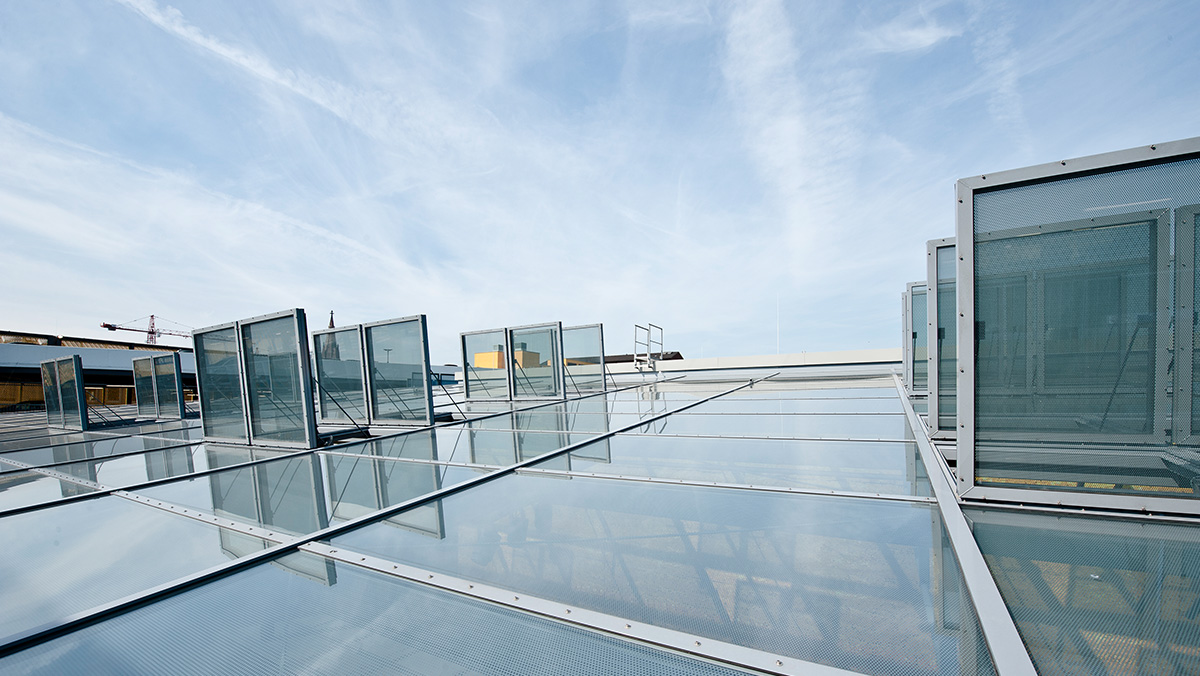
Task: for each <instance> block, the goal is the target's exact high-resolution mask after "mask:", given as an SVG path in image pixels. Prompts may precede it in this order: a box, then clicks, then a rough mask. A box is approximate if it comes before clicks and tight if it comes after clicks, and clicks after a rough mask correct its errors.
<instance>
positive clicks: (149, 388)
mask: <svg viewBox="0 0 1200 676" xmlns="http://www.w3.org/2000/svg"><path fill="white" fill-rule="evenodd" d="M133 391H134V395H135V396H136V397H137V411H138V417H139V418H157V417H158V409H157V408H156V407H155V402H154V360H153V359H148V358H147V359H134V360H133Z"/></svg>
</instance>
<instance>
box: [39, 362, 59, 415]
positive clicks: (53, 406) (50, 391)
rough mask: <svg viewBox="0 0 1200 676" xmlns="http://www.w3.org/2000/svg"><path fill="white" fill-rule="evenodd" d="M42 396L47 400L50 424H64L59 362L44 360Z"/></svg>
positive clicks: (47, 413)
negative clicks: (59, 382)
mask: <svg viewBox="0 0 1200 676" xmlns="http://www.w3.org/2000/svg"><path fill="white" fill-rule="evenodd" d="M41 366H42V398H43V399H44V400H45V402H46V420H47V421H48V423H49V424H50V425H59V426H61V425H62V424H63V412H62V402H61V401H60V400H59V391H58V364H57V363H56V362H52V361H48V362H42V365H41Z"/></svg>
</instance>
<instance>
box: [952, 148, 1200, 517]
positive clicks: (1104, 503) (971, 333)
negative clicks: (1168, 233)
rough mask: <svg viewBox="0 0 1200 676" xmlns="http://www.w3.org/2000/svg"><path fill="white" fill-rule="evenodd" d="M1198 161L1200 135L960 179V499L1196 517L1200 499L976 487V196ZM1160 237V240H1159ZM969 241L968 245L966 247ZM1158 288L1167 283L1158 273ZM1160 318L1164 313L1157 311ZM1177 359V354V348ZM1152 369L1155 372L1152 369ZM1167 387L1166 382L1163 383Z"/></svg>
mask: <svg viewBox="0 0 1200 676" xmlns="http://www.w3.org/2000/svg"><path fill="white" fill-rule="evenodd" d="M1195 158H1200V137H1196V138H1190V139H1184V140H1181V141H1173V142H1170V143H1160V144H1155V145H1151V146H1142V147H1138V148H1131V149H1128V150H1121V151H1116V152H1110V153H1103V154H1100V155H1091V156H1088V157H1083V158H1078V159H1073V160H1062V161H1060V162H1052V163H1048V164H1040V165H1036V166H1032V167H1025V168H1022V169H1014V170H1010V171H1004V172H1000V173H997V174H984V175H979V176H972V177H968V178H963V179H960V180H959V181H958V182H957V184H956V186H955V192H956V199H957V204H956V209H955V232H956V235H957V240H958V241H959V242H962V243H963V246H960V247H959V248H958V269H957V277H958V282H957V293H958V310H959V316H958V343H959V345H962V346H965V347H964V348H961V349H960V351H959V374H958V444H959V449H960V452H959V454H958V456H959V457H958V468H959V471H958V492H959V494H960V495H961V496H962V497H963V498H968V499H983V500H1001V501H1012V502H1027V503H1034V504H1046V503H1051V504H1057V505H1065V506H1079V507H1102V508H1112V509H1123V510H1144V511H1146V512H1159V513H1161V512H1177V513H1184V514H1200V501H1198V500H1195V499H1187V498H1184V499H1179V498H1166V497H1159V496H1152V495H1115V494H1096V493H1078V492H1072V491H1059V490H1037V489H1024V488H1005V487H995V486H980V485H976V484H975V441H976V440H975V378H976V374H975V358H976V355H975V247H974V242H975V229H974V224H975V200H974V197H975V194H976V193H977V192H990V191H992V190H996V189H1000V188H1012V187H1017V186H1020V185H1023V184H1030V183H1042V182H1050V181H1055V180H1060V179H1065V178H1073V177H1080V176H1085V175H1091V174H1098V173H1108V172H1110V171H1119V170H1122V169H1129V168H1133V167H1137V166H1147V165H1155V164H1165V163H1169V162H1177V161H1182V160H1187V159H1195ZM1131 206H1132V205H1131ZM1160 239H1161V238H1160ZM968 242H970V243H971V246H966V243H968ZM1159 276H1160V280H1159V284H1160V286H1161V285H1162V284H1165V283H1166V282H1165V280H1162V279H1161V277H1162V276H1163V274H1162V272H1161V271H1160V272H1159ZM1160 314H1164V313H1160ZM1162 321H1163V320H1162V318H1160V320H1159V323H1160V325H1161V323H1162ZM1176 355H1180V352H1179V351H1178V350H1176ZM1156 368H1158V367H1157V366H1156ZM1162 382H1164V383H1165V381H1162Z"/></svg>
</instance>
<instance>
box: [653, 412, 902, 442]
mask: <svg viewBox="0 0 1200 676" xmlns="http://www.w3.org/2000/svg"><path fill="white" fill-rule="evenodd" d="M636 432H637V433H638V434H706V435H713V436H722V437H767V438H783V439H820V438H836V439H866V440H875V439H912V438H913V437H912V433H911V432H910V431H909V428H908V419H907V418H905V417H904V416H902V415H861V416H853V415H738V414H729V415H671V416H667V417H666V418H662V419H660V420H657V421H655V422H652V423H649V424H647V425H646V426H643V427H640V428H638V429H637V430H636Z"/></svg>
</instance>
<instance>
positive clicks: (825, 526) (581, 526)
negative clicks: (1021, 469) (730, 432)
mask: <svg viewBox="0 0 1200 676" xmlns="http://www.w3.org/2000/svg"><path fill="white" fill-rule="evenodd" d="M440 503H441V515H442V524H443V532H442V533H441V534H440V537H429V536H428V535H427V534H423V533H417V532H413V531H410V530H405V529H400V528H393V527H390V526H389V525H388V524H385V523H380V524H373V525H370V526H366V527H363V528H361V529H359V530H356V531H353V532H351V533H348V534H346V535H343V536H341V537H338V538H335V539H334V541H333V544H334V546H336V547H338V548H339V549H340V548H345V549H348V550H352V551H361V552H366V553H371V554H374V555H377V556H381V557H384V558H386V559H390V560H394V561H398V562H403V563H408V564H411V565H415V566H417V567H420V568H425V569H428V570H430V571H439V572H444V573H448V574H451V575H455V576H458V577H463V578H467V579H471V580H478V581H482V582H485V583H488V584H494V585H496V586H499V587H502V588H504V589H510V590H513V591H514V592H517V593H526V594H529V595H531V596H534V597H538V598H542V599H546V600H551V601H555V602H559V603H563V604H566V605H568V606H577V607H583V608H588V609H592V610H596V611H599V612H604V613H609V614H612V615H616V616H618V617H624V618H628V619H630V620H634V621H637V622H646V623H651V624H655V625H658V626H663V627H667V628H670V629H675V630H678V631H684V632H688V633H691V634H696V635H698V636H702V637H705V636H706V637H709V638H713V639H718V640H723V641H729V642H732V643H738V644H741V645H745V646H748V647H751V648H755V649H760V650H766V651H770V652H773V653H777V654H780V655H785V656H790V657H794V658H798V659H806V660H811V661H815V662H820V663H823V664H827V665H831V666H836V667H841V668H845V669H850V670H854V671H865V672H867V673H873V674H910V673H911V674H916V673H939V672H941V671H943V670H945V671H946V672H947V673H958V672H959V671H960V670H961V669H963V667H962V662H961V661H960V660H961V655H960V650H961V649H962V647H963V644H964V643H969V645H970V646H975V645H977V642H976V636H975V635H974V634H971V635H967V634H966V633H965V632H962V631H961V630H956V629H954V628H953V627H952V626H946V625H945V624H944V623H937V622H934V621H933V620H935V619H936V618H937V617H939V615H940V608H941V607H942V602H943V599H942V598H941V595H942V594H943V593H945V591H946V589H945V587H944V585H942V584H934V583H933V582H932V579H931V574H932V572H934V571H935V570H936V566H941V567H950V568H952V569H953V566H954V561H953V558H951V559H950V560H946V559H944V558H943V557H941V556H940V553H941V551H942V547H941V543H940V532H941V529H940V518H939V516H938V513H937V511H936V509H934V508H933V507H931V506H930V505H927V504H914V503H906V502H895V501H886V500H868V499H845V498H834V497H827V496H801V495H785V494H779V493H760V492H754V491H735V490H729V489H720V488H699V487H694V486H670V485H662V484H651V483H644V482H635V481H614V480H608V479H588V478H581V477H573V478H570V479H564V478H562V477H548V476H544V475H530V474H522V475H514V476H506V477H503V478H501V479H497V480H495V481H491V482H488V483H485V484H482V485H479V486H476V487H473V488H472V489H470V490H468V491H463V492H461V493H456V494H454V495H451V496H449V497H446V498H444V499H442V500H441V501H440Z"/></svg>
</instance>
